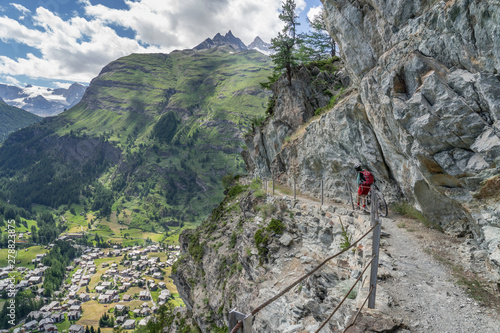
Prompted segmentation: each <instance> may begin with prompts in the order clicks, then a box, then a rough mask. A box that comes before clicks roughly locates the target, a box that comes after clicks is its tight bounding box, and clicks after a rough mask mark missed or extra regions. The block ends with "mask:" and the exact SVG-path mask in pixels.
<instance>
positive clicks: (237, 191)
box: [227, 184, 248, 198]
mask: <svg viewBox="0 0 500 333" xmlns="http://www.w3.org/2000/svg"><path fill="white" fill-rule="evenodd" d="M247 188H248V185H241V184H238V185H235V186H233V187H232V188H231V189H230V190H229V192H228V193H227V196H228V197H230V198H234V197H235V196H237V195H238V194H240V193H243V192H244V191H245V190H246V189H247Z"/></svg>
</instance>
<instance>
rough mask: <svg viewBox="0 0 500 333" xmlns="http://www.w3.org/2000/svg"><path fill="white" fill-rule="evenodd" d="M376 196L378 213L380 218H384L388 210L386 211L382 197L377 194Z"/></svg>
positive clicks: (380, 194) (385, 204)
mask: <svg viewBox="0 0 500 333" xmlns="http://www.w3.org/2000/svg"><path fill="white" fill-rule="evenodd" d="M376 196H377V203H378V207H377V208H378V213H379V214H380V216H382V217H386V216H387V214H388V212H389V211H388V209H387V203H386V202H385V199H384V196H383V195H382V193H380V192H378V191H377V193H376Z"/></svg>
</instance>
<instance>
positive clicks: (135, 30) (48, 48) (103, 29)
mask: <svg viewBox="0 0 500 333" xmlns="http://www.w3.org/2000/svg"><path fill="white" fill-rule="evenodd" d="M296 4H297V9H298V14H299V15H300V17H301V22H302V25H301V29H306V28H307V26H308V25H307V21H306V15H307V14H308V13H309V14H311V13H313V12H317V11H318V8H319V7H321V2H320V1H319V0H296ZM280 7H281V1H280V0H37V1H34V0H7V1H2V2H1V4H0V83H6V84H13V85H17V86H24V85H26V84H34V85H40V86H47V87H58V86H62V87H66V86H69V84H71V83H72V82H80V83H83V84H88V83H89V82H90V80H91V79H92V78H94V77H96V76H97V75H98V74H99V72H100V70H101V69H102V67H104V66H105V65H107V64H108V63H110V62H111V61H113V60H115V59H117V58H119V57H122V56H126V55H128V54H131V53H156V52H164V53H168V52H171V51H172V50H174V49H185V48H192V47H194V46H196V45H197V44H199V43H200V42H202V41H203V40H205V39H206V38H208V37H213V36H214V35H215V34H216V33H218V32H220V33H221V34H225V33H226V32H227V31H228V30H231V31H232V32H233V34H234V35H235V36H237V37H239V38H241V39H242V40H243V42H244V43H245V44H249V43H251V42H252V40H253V38H254V37H256V36H260V37H261V38H262V39H263V40H265V41H267V42H269V41H270V39H271V38H272V37H274V36H275V35H276V34H277V32H278V31H279V30H280V29H281V22H280V21H279V18H278V10H279V8H280Z"/></svg>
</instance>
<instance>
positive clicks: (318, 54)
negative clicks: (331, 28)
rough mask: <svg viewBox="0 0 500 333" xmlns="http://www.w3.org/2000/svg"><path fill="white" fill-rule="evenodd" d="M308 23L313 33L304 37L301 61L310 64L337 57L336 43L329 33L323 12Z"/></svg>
mask: <svg viewBox="0 0 500 333" xmlns="http://www.w3.org/2000/svg"><path fill="white" fill-rule="evenodd" d="M308 21H309V26H310V27H311V31H310V32H309V33H307V34H304V35H303V36H302V41H303V43H302V44H301V47H300V52H299V53H300V55H299V57H300V59H301V60H302V61H303V62H309V61H314V60H321V59H325V58H330V57H331V58H333V57H335V54H336V51H335V49H336V43H335V41H334V40H333V39H332V37H331V36H330V34H329V33H328V30H327V28H326V22H325V18H324V15H323V12H321V13H319V14H317V15H316V16H314V17H313V19H312V20H309V19H308Z"/></svg>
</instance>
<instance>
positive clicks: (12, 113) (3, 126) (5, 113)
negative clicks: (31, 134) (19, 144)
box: [0, 101, 42, 142]
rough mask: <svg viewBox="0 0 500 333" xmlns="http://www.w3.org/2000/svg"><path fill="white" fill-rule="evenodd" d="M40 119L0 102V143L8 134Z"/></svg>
mask: <svg viewBox="0 0 500 333" xmlns="http://www.w3.org/2000/svg"><path fill="white" fill-rule="evenodd" d="M40 120H42V118H40V117H38V116H36V115H34V114H32V113H29V112H27V111H24V110H23V109H19V108H16V107H13V106H10V105H7V104H6V103H4V102H2V101H0V142H2V141H3V140H4V139H5V138H6V137H7V135H8V134H9V133H11V132H13V131H15V130H18V129H20V128H23V127H26V126H29V125H31V124H34V123H36V122H38V121H40Z"/></svg>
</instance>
